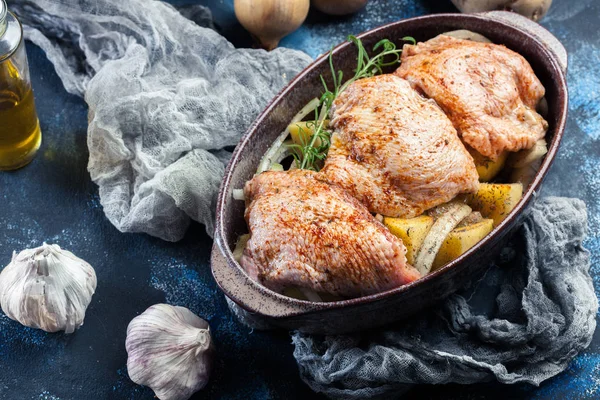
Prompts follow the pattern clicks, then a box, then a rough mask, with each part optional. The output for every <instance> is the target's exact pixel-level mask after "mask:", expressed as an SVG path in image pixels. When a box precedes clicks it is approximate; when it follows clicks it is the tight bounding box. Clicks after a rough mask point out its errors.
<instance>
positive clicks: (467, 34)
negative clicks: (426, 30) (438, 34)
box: [442, 29, 492, 43]
mask: <svg viewBox="0 0 600 400" xmlns="http://www.w3.org/2000/svg"><path fill="white" fill-rule="evenodd" d="M442 35H444V36H450V37H453V38H455V39H463V40H471V41H473V42H481V43H492V41H491V40H490V39H488V38H486V37H485V36H483V35H482V34H480V33H477V32H473V31H469V30H467V29H459V30H456V31H449V32H444V33H442Z"/></svg>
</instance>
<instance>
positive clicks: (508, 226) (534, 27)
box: [211, 11, 568, 333]
mask: <svg viewBox="0 0 600 400" xmlns="http://www.w3.org/2000/svg"><path fill="white" fill-rule="evenodd" d="M457 29H468V30H471V31H474V32H478V33H480V34H482V35H484V36H486V37H488V38H489V39H491V40H492V41H493V42H494V43H499V44H504V45H506V46H507V47H508V48H510V49H512V50H514V51H516V52H518V53H519V54H521V55H523V56H524V57H525V58H526V59H527V60H528V61H529V63H530V64H531V66H532V67H533V69H534V71H535V73H536V75H537V76H538V77H539V78H540V80H541V82H542V83H543V85H544V87H545V88H546V99H547V102H548V110H549V113H548V118H547V119H548V123H549V129H548V132H547V135H546V140H547V141H548V143H549V147H548V153H547V154H546V156H545V159H544V161H543V164H542V166H541V168H540V170H539V172H538V173H537V175H536V177H535V179H534V180H533V182H532V183H531V185H530V186H529V187H528V188H526V189H525V190H524V194H523V198H522V199H521V201H520V203H519V204H518V205H517V207H516V208H515V209H514V210H513V211H512V212H511V213H510V214H509V215H508V217H507V218H506V219H505V220H504V221H503V222H502V223H501V224H500V225H499V226H497V227H496V228H495V229H494V230H493V231H492V232H491V233H490V234H489V235H488V236H487V237H485V238H484V239H483V240H482V241H480V242H479V243H478V244H477V245H475V246H474V247H473V248H471V249H470V250H469V251H467V252H466V253H465V254H463V255H462V256H460V257H459V258H457V259H456V260H454V261H452V262H450V263H449V264H447V265H446V266H444V267H443V268H441V269H439V270H437V271H435V272H433V273H431V274H429V275H426V276H424V277H423V278H421V279H419V280H417V281H415V282H412V283H410V284H408V285H404V286H401V287H398V288H395V289H392V290H388V291H386V292H382V293H378V294H374V295H370V296H365V297H360V298H355V299H350V300H344V301H336V302H322V303H318V302H310V301H303V300H297V299H293V298H290V297H286V296H283V295H280V294H278V293H275V292H273V291H271V290H269V289H267V288H265V287H264V286H262V285H260V284H259V283H257V282H255V281H253V280H251V279H250V278H249V277H248V276H247V275H246V273H245V272H244V271H243V270H242V268H241V267H240V265H239V264H238V263H237V262H236V261H235V260H234V258H233V254H232V249H233V247H234V245H235V242H236V240H237V238H238V236H239V235H240V234H243V233H247V227H246V223H245V221H244V202H242V201H236V200H234V199H233V197H232V191H233V189H238V188H243V187H244V183H245V182H246V181H247V180H249V179H251V178H252V176H253V174H254V172H255V171H256V168H257V165H258V163H259V160H260V159H261V157H262V156H263V154H264V153H265V151H266V150H267V149H268V148H269V146H270V145H271V143H272V142H273V140H274V139H275V138H276V137H277V136H278V135H279V133H280V132H282V131H283V130H284V129H285V127H286V126H287V124H288V123H289V121H290V119H291V118H292V117H293V116H294V115H295V114H296V113H297V112H298V111H299V109H300V108H301V107H302V106H303V105H304V104H306V103H307V102H308V101H309V100H311V99H312V98H314V97H315V96H319V95H320V94H321V91H322V86H321V82H320V80H319V75H321V74H323V75H324V76H328V75H329V72H328V71H329V66H328V60H327V57H328V55H327V54H326V55H324V56H321V57H320V58H318V59H317V60H316V61H314V62H313V63H312V64H311V65H309V66H308V67H307V68H305V69H304V70H303V71H302V72H301V73H300V74H299V75H298V76H297V77H296V78H294V79H293V80H292V81H291V82H290V83H289V84H288V85H287V86H286V87H285V88H284V89H283V90H282V91H281V92H280V93H279V94H278V95H277V96H276V97H275V98H274V99H273V100H272V101H271V103H270V104H269V105H268V106H267V107H266V109H265V110H264V111H263V112H262V113H261V114H260V116H259V117H258V118H257V119H256V121H255V122H254V123H253V124H252V126H251V127H250V129H249V130H248V131H247V132H246V134H245V135H244V136H243V137H242V139H241V141H240V143H239V145H238V146H237V148H236V149H235V152H234V154H233V157H232V158H231V161H230V163H229V165H228V167H227V170H226V172H225V177H224V179H223V182H222V185H221V189H220V193H219V198H218V203H217V210H216V213H217V215H216V230H215V243H214V246H213V252H212V260H211V261H212V262H211V268H212V272H213V276H214V278H215V280H216V282H217V284H218V285H219V287H220V288H221V289H222V290H223V292H224V293H225V295H226V296H228V297H229V298H230V299H231V300H233V301H234V302H235V303H237V304H238V305H239V306H240V307H242V308H243V309H244V310H246V311H248V315H249V316H251V317H252V318H254V319H255V320H256V321H258V322H262V323H266V324H269V325H271V326H277V327H281V328H285V329H298V330H300V331H304V332H310V333H343V332H350V331H356V330H361V329H367V328H372V327H376V326H380V325H383V324H386V323H389V322H392V321H396V320H399V319H402V318H404V317H406V316H408V315H411V314H413V313H415V312H417V311H419V310H421V309H423V308H424V307H427V306H429V305H432V304H433V303H435V302H437V301H439V300H441V299H443V298H444V297H445V296H448V295H449V294H451V293H452V292H454V291H456V290H458V289H460V288H462V287H464V286H465V285H466V284H467V283H468V282H469V281H470V280H471V279H474V278H477V277H478V276H480V275H481V274H482V273H483V272H484V271H485V268H486V267H487V266H488V265H489V261H490V260H491V259H493V258H494V256H495V255H496V254H497V252H498V251H499V250H500V249H501V247H502V245H503V244H504V243H505V240H506V239H507V238H508V236H509V234H510V233H511V232H512V231H513V230H514V229H515V228H516V227H517V226H518V225H519V222H520V221H521V218H522V216H523V215H524V212H525V211H526V209H527V208H528V206H529V205H530V204H531V202H532V201H534V199H535V194H536V193H537V192H539V190H540V186H541V185H542V181H543V179H544V176H545V175H546V173H547V171H548V169H549V168H550V165H551V164H552V162H553V160H554V157H555V155H556V152H557V150H558V147H559V145H560V141H561V137H562V135H563V131H564V127H565V122H566V117H567V98H568V96H567V86H566V81H565V73H566V66H567V55H566V51H565V49H564V47H563V46H562V45H561V44H560V42H559V41H558V40H557V39H556V38H555V37H554V36H552V35H551V34H550V33H549V32H548V31H546V30H545V29H544V28H542V27H541V26H540V25H538V24H537V23H534V22H532V21H530V20H528V19H526V18H524V17H521V16H520V15H517V14H514V13H509V12H504V11H494V12H489V13H483V14H473V15H465V14H436V15H430V16H424V17H417V18H411V19H406V20H402V21H398V22H394V23H391V24H388V25H384V26H382V27H379V28H376V29H373V30H371V31H368V32H365V33H362V34H360V35H358V37H359V38H360V39H361V40H362V42H363V44H364V45H365V48H367V49H370V48H372V47H373V45H374V44H375V43H377V42H378V41H379V40H381V39H384V38H387V39H390V40H392V41H397V42H398V43H401V41H400V38H402V37H404V36H413V37H414V38H415V39H417V41H425V40H427V39H430V38H433V37H434V36H436V35H438V34H440V33H443V32H446V31H451V30H457ZM348 33H349V34H350V33H352V32H348ZM333 60H334V64H335V67H336V69H341V70H343V71H344V76H350V75H352V69H353V68H354V67H355V66H356V48H355V46H354V45H352V44H350V43H347V42H346V43H343V44H341V45H339V46H337V47H336V48H335V49H334V50H333Z"/></svg>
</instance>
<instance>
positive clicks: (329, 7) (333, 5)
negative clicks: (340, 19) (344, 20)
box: [312, 0, 367, 15]
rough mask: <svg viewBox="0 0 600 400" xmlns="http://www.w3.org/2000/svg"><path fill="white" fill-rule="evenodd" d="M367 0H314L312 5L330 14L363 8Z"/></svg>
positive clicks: (348, 12)
mask: <svg viewBox="0 0 600 400" xmlns="http://www.w3.org/2000/svg"><path fill="white" fill-rule="evenodd" d="M365 4H367V0H312V5H313V6H315V8H316V9H317V10H319V11H321V12H324V13H325V14H330V15H347V14H352V13H355V12H357V11H358V10H360V9H361V8H363V7H364V6H365Z"/></svg>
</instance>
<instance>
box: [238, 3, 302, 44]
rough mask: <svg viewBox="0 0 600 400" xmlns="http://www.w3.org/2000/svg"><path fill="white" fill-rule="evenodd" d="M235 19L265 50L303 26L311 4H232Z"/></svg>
mask: <svg viewBox="0 0 600 400" xmlns="http://www.w3.org/2000/svg"><path fill="white" fill-rule="evenodd" d="M233 6H234V10H235V15H236V17H237V19H238V21H239V22H240V24H242V26H243V27H244V28H246V30H247V31H248V32H250V33H251V34H252V35H253V36H254V37H255V38H256V39H257V41H258V42H259V44H260V46H261V47H262V48H264V49H266V50H273V49H274V48H275V47H277V45H278V44H279V41H280V40H281V39H282V38H283V37H284V36H286V35H288V34H289V33H292V32H293V31H295V30H296V29H298V28H299V27H300V25H302V23H303V22H304V20H305V19H306V16H307V15H308V9H309V6H310V0H286V1H281V0H235V1H234V3H233Z"/></svg>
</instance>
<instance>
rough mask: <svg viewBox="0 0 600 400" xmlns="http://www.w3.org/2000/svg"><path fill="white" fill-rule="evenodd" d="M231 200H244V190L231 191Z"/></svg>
mask: <svg viewBox="0 0 600 400" xmlns="http://www.w3.org/2000/svg"><path fill="white" fill-rule="evenodd" d="M233 199H234V200H246V196H244V189H233Z"/></svg>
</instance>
